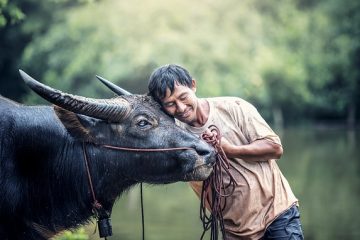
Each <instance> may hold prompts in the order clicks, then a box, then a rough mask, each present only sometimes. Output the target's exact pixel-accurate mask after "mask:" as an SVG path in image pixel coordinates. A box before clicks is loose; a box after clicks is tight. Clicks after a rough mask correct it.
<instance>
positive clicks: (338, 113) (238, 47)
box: [0, 0, 360, 121]
mask: <svg viewBox="0 0 360 240" xmlns="http://www.w3.org/2000/svg"><path fill="white" fill-rule="evenodd" d="M0 1H1V4H0V6H1V7H0V9H1V10H3V9H5V8H9V6H10V4H9V3H8V2H7V1H4V0H0ZM25 2H26V4H24V3H23V2H22V1H16V0H15V1H14V2H13V3H12V5H13V6H15V7H17V8H18V9H19V11H21V12H23V13H24V14H25V16H26V18H25V21H24V20H23V21H22V22H21V24H18V25H16V26H17V27H18V31H15V33H14V32H12V34H5V36H7V37H8V38H9V39H8V40H7V41H6V43H9V42H14V39H17V40H18V41H19V39H25V40H27V41H28V42H25V46H24V51H21V54H20V55H21V56H22V58H21V59H22V60H21V62H20V63H17V62H15V63H13V64H12V66H21V68H24V70H27V71H28V72H29V73H30V74H32V75H34V76H35V77H36V78H37V79H39V80H41V81H44V82H45V83H47V84H49V85H51V86H53V87H56V88H59V89H62V90H64V91H69V92H72V93H76V94H81V95H86V96H90V97H98V96H102V97H104V96H112V95H110V94H106V90H105V88H104V87H102V86H101V85H100V84H99V83H98V82H97V81H96V80H95V74H99V75H102V76H104V77H105V78H108V79H109V80H111V81H114V82H115V83H117V84H119V85H121V86H123V87H124V88H127V89H128V90H130V91H131V92H134V93H145V92H146V91H147V79H148V77H149V75H150V73H151V72H152V70H153V69H154V68H155V67H157V66H159V65H163V64H166V63H179V64H181V65H184V66H185V67H186V68H188V69H189V70H190V72H191V73H192V74H193V77H194V78H195V79H197V80H198V94H199V95H200V96H219V95H234V96H240V97H243V98H245V99H248V100H250V101H252V102H254V103H255V104H256V105H257V106H260V107H261V109H265V110H266V109H267V110H268V111H264V112H265V115H266V116H268V117H269V118H268V119H271V116H272V115H274V114H275V112H279V113H284V114H280V116H284V118H285V119H286V120H288V121H289V120H291V119H292V118H293V119H301V118H304V116H308V117H312V118H318V117H320V118H321V117H335V118H342V119H345V118H349V116H351V112H354V111H355V110H360V109H359V105H360V104H359V101H360V100H359V99H360V96H359V92H360V87H359V83H358V82H360V81H359V78H360V72H359V71H360V70H359V69H360V68H359V67H358V66H359V60H358V59H360V57H359V55H360V47H359V45H360V39H359V38H360V36H359V32H360V30H359V28H360V26H359V25H360V24H359V22H360V21H359V19H360V11H359V10H360V6H359V5H360V4H359V3H358V1H354V0H345V3H344V2H343V1H339V0H330V1H316V2H315V1H297V0H277V1H262V0H255V1H254V0H243V1H237V0H226V1H212V0H200V1H195V2H194V1H190V0H174V1H166V0H154V1H145V0H134V1H117V0H103V1H95V0H78V1H70V0H51V1H42V2H39V1H36V0H26V1H25ZM4 6H5V7H4ZM24 6H27V7H24ZM29 6H31V7H29ZM18 45H19V44H18ZM11 54H13V52H12V51H11V52H9V55H11ZM13 59H14V58H13ZM18 59H19V58H18ZM4 61H5V60H4ZM14 68H15V67H14ZM7 69H8V68H7ZM0 70H1V69H0ZM9 71H10V70H9ZM12 72H15V69H13V70H12ZM26 99H27V101H28V102H36V101H38V100H36V99H39V98H37V97H34V95H33V94H30V95H28V96H27V98H26ZM34 100H36V101H34ZM352 115H353V116H354V114H352ZM355 116H356V114H355ZM274 118H275V116H274Z"/></svg>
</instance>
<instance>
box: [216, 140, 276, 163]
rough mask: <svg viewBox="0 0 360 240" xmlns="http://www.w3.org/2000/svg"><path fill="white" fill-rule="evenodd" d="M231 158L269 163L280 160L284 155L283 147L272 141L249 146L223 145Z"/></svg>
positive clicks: (256, 142)
mask: <svg viewBox="0 0 360 240" xmlns="http://www.w3.org/2000/svg"><path fill="white" fill-rule="evenodd" d="M222 147H223V149H224V152H225V154H226V156H227V157H229V158H241V159H243V160H246V161H267V160H270V159H279V158H280V157H281V155H282V153H283V149H282V146H281V145H280V144H277V143H275V142H272V141H270V140H266V139H261V140H257V141H254V142H252V143H250V144H247V145H241V146H236V145H233V144H230V143H228V142H227V143H224V144H222Z"/></svg>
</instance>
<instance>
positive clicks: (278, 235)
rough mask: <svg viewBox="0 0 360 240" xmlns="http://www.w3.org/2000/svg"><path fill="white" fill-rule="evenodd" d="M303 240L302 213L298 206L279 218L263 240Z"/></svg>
mask: <svg viewBox="0 0 360 240" xmlns="http://www.w3.org/2000/svg"><path fill="white" fill-rule="evenodd" d="M270 239H279V240H303V239H304V235H303V232H302V230H301V223H300V213H299V209H298V207H297V206H293V207H291V208H289V209H288V210H286V212H284V213H282V214H281V215H280V216H278V217H277V218H276V219H275V220H274V221H273V222H272V223H271V224H270V225H269V227H268V228H267V229H266V231H265V235H264V237H263V238H262V240H270Z"/></svg>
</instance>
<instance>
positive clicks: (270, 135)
mask: <svg viewBox="0 0 360 240" xmlns="http://www.w3.org/2000/svg"><path fill="white" fill-rule="evenodd" d="M236 105H237V106H236V110H235V114H237V117H236V119H237V122H238V126H239V128H240V129H241V130H242V131H243V133H244V135H245V137H246V138H247V140H248V141H249V143H251V142H254V141H256V140H260V139H266V140H270V141H272V142H274V143H277V144H280V145H281V141H280V138H279V136H277V135H276V134H275V132H274V131H273V130H272V129H271V128H270V126H269V125H268V124H267V123H266V121H265V120H264V119H263V118H262V117H261V115H260V113H259V112H258V111H257V109H256V108H255V107H254V106H253V105H252V104H250V103H248V102H246V101H244V100H242V101H240V100H238V101H236Z"/></svg>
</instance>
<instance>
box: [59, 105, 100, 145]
mask: <svg viewBox="0 0 360 240" xmlns="http://www.w3.org/2000/svg"><path fill="white" fill-rule="evenodd" d="M54 111H55V114H56V115H57V117H58V118H59V120H60V121H61V123H62V124H63V125H64V127H65V128H66V130H67V131H68V132H69V133H70V135H71V136H72V137H74V138H75V139H78V140H81V141H85V142H93V141H94V138H93V136H92V135H91V131H90V129H91V125H93V124H92V123H91V121H90V120H89V119H87V118H86V117H85V116H82V115H79V114H76V113H73V112H70V111H68V110H66V109H63V108H61V107H58V106H56V105H55V106H54Z"/></svg>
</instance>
